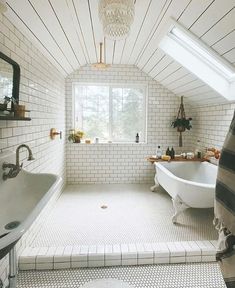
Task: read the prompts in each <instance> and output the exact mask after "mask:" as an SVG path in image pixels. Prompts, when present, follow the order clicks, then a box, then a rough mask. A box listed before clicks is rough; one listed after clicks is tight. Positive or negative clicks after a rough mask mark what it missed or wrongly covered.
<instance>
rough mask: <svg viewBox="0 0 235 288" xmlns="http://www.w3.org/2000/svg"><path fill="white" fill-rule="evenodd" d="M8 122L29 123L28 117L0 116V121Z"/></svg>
mask: <svg viewBox="0 0 235 288" xmlns="http://www.w3.org/2000/svg"><path fill="white" fill-rule="evenodd" d="M3 120H8V121H9V120H10V121H30V120H31V118H30V117H14V116H0V121H3Z"/></svg>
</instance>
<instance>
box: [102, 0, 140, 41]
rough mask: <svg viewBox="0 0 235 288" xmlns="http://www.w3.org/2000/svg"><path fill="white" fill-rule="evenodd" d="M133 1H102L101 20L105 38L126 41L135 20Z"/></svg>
mask: <svg viewBox="0 0 235 288" xmlns="http://www.w3.org/2000/svg"><path fill="white" fill-rule="evenodd" d="M134 8H135V5H134V1H133V0H100V1H99V18H100V21H101V23H102V25H103V31H104V35H105V37H107V38H108V39H111V40H122V39H125V38H126V37H127V35H128V33H129V31H130V27H131V24H132V23H133V20H134V15H135V9H134Z"/></svg>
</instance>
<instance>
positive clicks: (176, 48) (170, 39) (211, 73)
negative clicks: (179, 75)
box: [159, 18, 235, 101]
mask: <svg viewBox="0 0 235 288" xmlns="http://www.w3.org/2000/svg"><path fill="white" fill-rule="evenodd" d="M159 47H160V48H161V49H162V50H163V51H164V52H165V53H166V54H168V55H170V56H171V57H172V58H173V59H175V60H176V61H177V62H179V63H180V64H181V65H182V66H184V67H185V68H186V69H188V70H189V71H190V72H192V73H193V74H195V75H196V76H197V77H198V78H199V79H201V80H202V81H203V82H205V83H206V84H208V85H209V86H210V87H211V88H212V89H214V90H215V91H216V92H218V93H219V94H220V95H222V96H223V97H224V98H226V99H227V100H230V101H232V100H233V101H234V100H235V68H234V67H233V66H232V65H231V64H230V63H229V62H228V61H227V60H226V59H224V58H223V57H222V56H220V55H219V54H218V53H216V51H214V50H213V49H211V48H210V47H208V46H207V45H206V44H205V43H203V42H202V41H201V40H200V39H199V38H197V37H196V36H195V35H194V34H193V33H192V32H190V31H189V30H187V29H185V28H184V27H183V26H182V25H180V24H179V23H178V22H176V21H175V20H174V19H172V18H171V19H170V21H169V22H168V24H167V25H166V26H165V29H164V30H163V31H162V33H161V35H160V41H159Z"/></svg>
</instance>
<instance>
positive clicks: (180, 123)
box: [171, 96, 192, 147]
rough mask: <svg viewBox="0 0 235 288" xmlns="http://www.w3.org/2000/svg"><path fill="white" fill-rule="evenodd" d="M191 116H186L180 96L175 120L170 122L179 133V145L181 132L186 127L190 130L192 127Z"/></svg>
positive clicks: (180, 145) (181, 143) (181, 140)
mask: <svg viewBox="0 0 235 288" xmlns="http://www.w3.org/2000/svg"><path fill="white" fill-rule="evenodd" d="M191 120H192V118H191V117H190V118H186V115H185V110H184V103H183V96H181V103H180V107H179V111H178V115H177V117H176V118H175V120H174V121H173V122H172V123H171V126H172V127H173V128H177V131H178V132H179V133H180V137H179V147H182V146H183V139H182V132H184V131H185V130H186V129H187V130H190V129H191V128H192V125H191V122H190V121H191Z"/></svg>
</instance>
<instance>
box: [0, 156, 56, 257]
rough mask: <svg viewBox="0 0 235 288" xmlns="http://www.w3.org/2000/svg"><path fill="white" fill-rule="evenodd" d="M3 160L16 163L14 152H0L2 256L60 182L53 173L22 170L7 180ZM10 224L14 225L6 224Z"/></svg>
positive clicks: (0, 254) (0, 236)
mask: <svg viewBox="0 0 235 288" xmlns="http://www.w3.org/2000/svg"><path fill="white" fill-rule="evenodd" d="M3 162H8V163H13V164H14V163H15V154H14V153H13V152H4V153H0V259H1V258H2V257H4V256H5V255H6V254H7V253H8V252H9V250H10V249H11V247H12V246H13V245H14V244H15V243H16V242H17V241H18V240H19V239H20V237H21V236H22V235H23V234H24V233H25V232H26V231H27V229H28V228H29V227H30V225H31V224H32V223H33V221H34V220H35V218H36V217H37V216H38V215H39V213H40V211H41V210H42V209H43V208H44V207H45V205H46V204H47V202H48V200H49V199H50V198H51V196H52V195H53V193H54V192H55V191H56V189H57V187H58V184H59V182H60V181H61V178H60V177H59V176H56V175H54V174H41V173H29V172H27V171H25V170H23V169H22V170H21V171H20V173H19V174H18V175H17V176H16V177H15V178H12V179H7V180H5V181H4V180H3V179H2V174H3V170H2V164H3ZM12 222H13V223H12ZM9 223H12V225H11V224H10V225H9V226H10V227H7V226H6V225H7V224H9ZM14 223H15V224H16V225H15V226H16V227H15V228H14V225H13V224H14ZM17 224H18V225H17ZM11 226H13V227H11ZM9 228H10V229H9Z"/></svg>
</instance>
